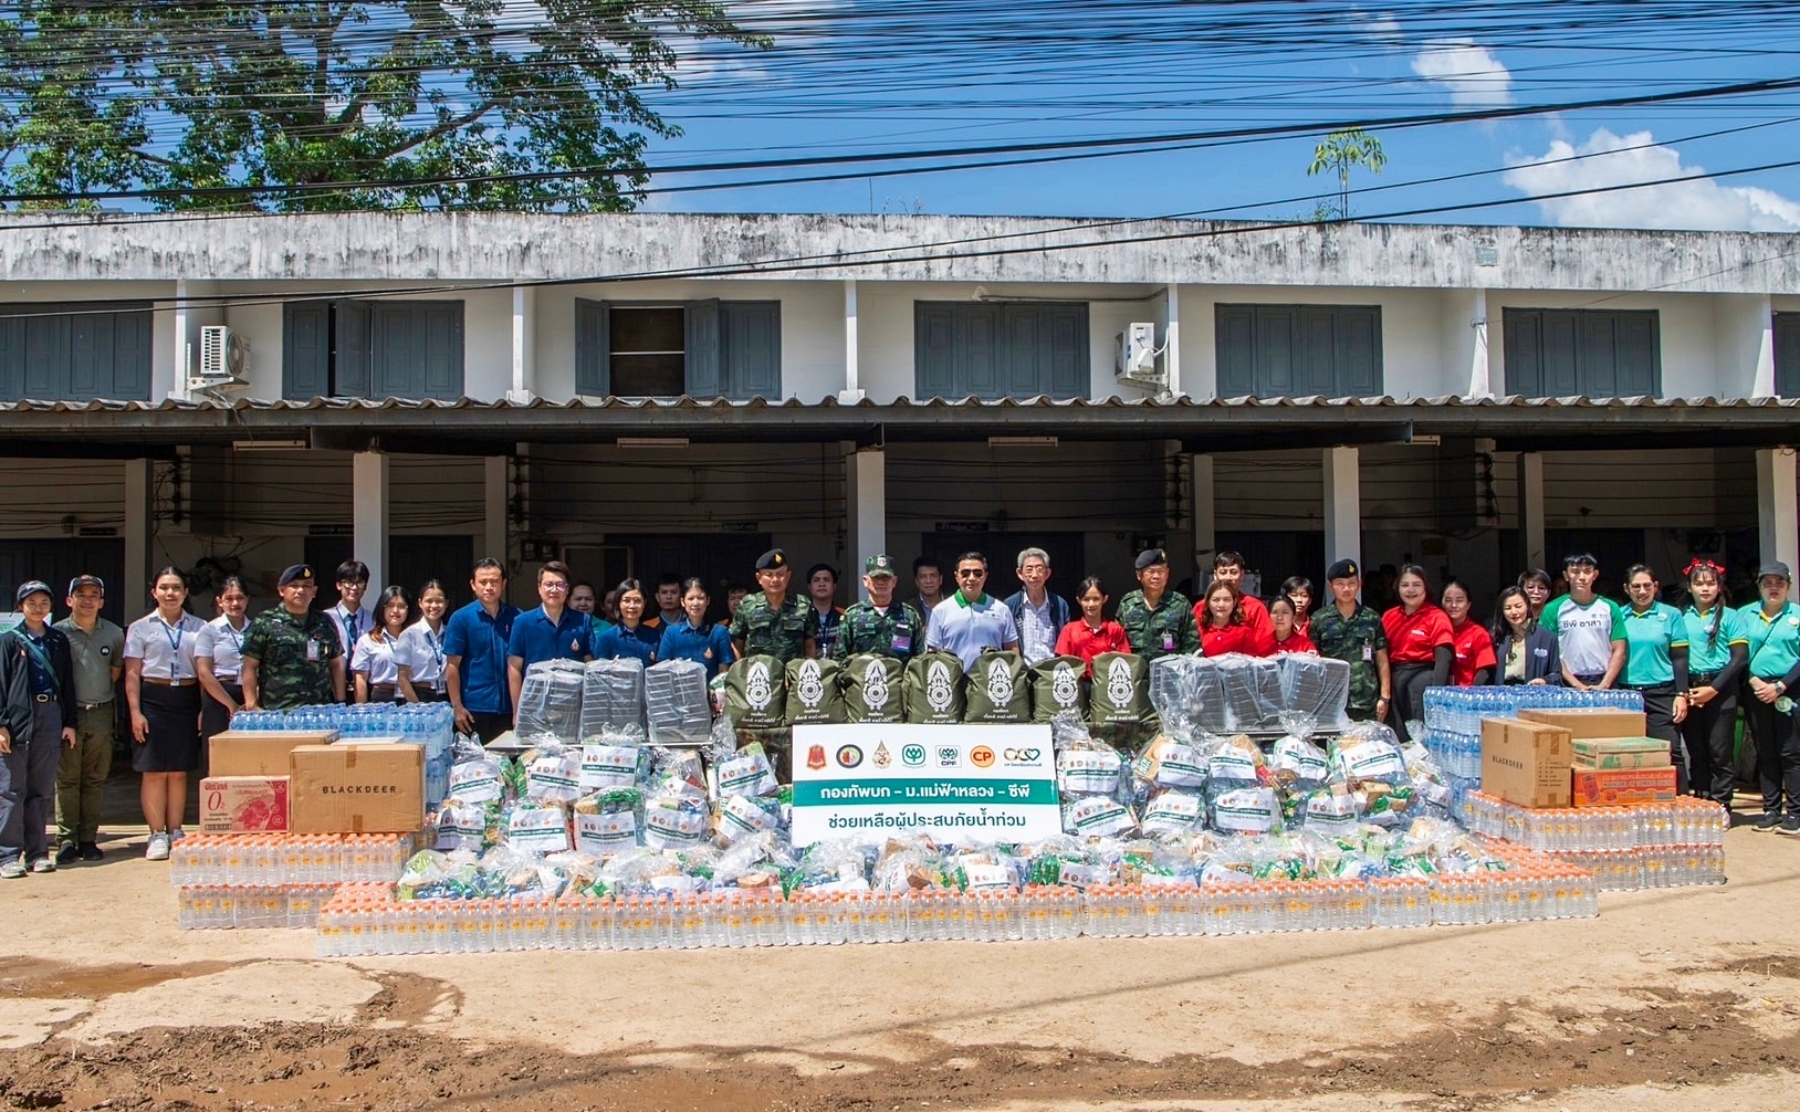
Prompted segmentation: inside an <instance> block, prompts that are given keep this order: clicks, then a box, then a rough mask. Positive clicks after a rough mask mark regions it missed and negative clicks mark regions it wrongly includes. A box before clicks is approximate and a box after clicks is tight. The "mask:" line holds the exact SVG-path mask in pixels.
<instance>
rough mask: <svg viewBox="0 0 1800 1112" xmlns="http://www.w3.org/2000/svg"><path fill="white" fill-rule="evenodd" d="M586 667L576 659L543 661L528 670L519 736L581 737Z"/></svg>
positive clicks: (522, 693)
mask: <svg viewBox="0 0 1800 1112" xmlns="http://www.w3.org/2000/svg"><path fill="white" fill-rule="evenodd" d="M583 667H584V666H583V665H582V664H581V662H579V661H574V660H540V661H538V662H537V663H536V664H533V665H531V666H530V667H528V668H526V669H525V679H524V682H523V683H522V684H521V685H520V687H519V714H518V731H519V736H520V737H526V736H528V735H537V734H553V735H555V736H556V737H559V738H562V739H563V740H564V741H566V742H573V741H575V740H576V739H577V738H579V737H580V736H581V688H582V674H583Z"/></svg>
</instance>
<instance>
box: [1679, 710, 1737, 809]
mask: <svg viewBox="0 0 1800 1112" xmlns="http://www.w3.org/2000/svg"><path fill="white" fill-rule="evenodd" d="M1737 709H1738V701H1737V692H1736V691H1721V692H1719V694H1718V695H1717V696H1715V697H1714V698H1713V701H1712V702H1710V703H1707V704H1706V705H1705V706H1703V707H1696V706H1691V705H1690V706H1689V707H1688V713H1687V721H1685V722H1683V723H1682V724H1681V738H1682V740H1683V741H1685V742H1686V743H1687V753H1688V766H1689V774H1688V780H1689V782H1691V783H1692V784H1693V786H1694V794H1695V795H1697V796H1699V797H1700V798H1701V799H1710V800H1712V801H1713V802H1714V803H1723V804H1724V805H1725V806H1727V807H1729V806H1731V796H1732V792H1733V790H1734V789H1735V788H1736V786H1737V768H1736V765H1735V763H1734V762H1733V760H1732V757H1733V756H1734V755H1735V754H1734V753H1733V750H1734V749H1735V748H1736V743H1737V736H1736V734H1737Z"/></svg>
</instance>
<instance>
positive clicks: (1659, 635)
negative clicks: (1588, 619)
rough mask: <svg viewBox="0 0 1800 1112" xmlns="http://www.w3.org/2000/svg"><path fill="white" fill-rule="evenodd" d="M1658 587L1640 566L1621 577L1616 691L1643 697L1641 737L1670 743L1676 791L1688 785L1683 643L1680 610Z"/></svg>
mask: <svg viewBox="0 0 1800 1112" xmlns="http://www.w3.org/2000/svg"><path fill="white" fill-rule="evenodd" d="M1660 588H1661V584H1659V583H1657V581H1656V573H1655V572H1653V571H1651V570H1650V569H1649V568H1648V567H1646V566H1645V565H1643V564H1633V565H1632V566H1631V567H1630V568H1628V569H1627V570H1626V572H1625V593H1626V594H1627V595H1630V596H1631V604H1630V605H1629V606H1627V607H1625V610H1624V615H1625V617H1624V623H1625V675H1624V679H1623V682H1621V683H1620V685H1619V686H1621V687H1628V688H1631V689H1632V690H1634V691H1640V692H1642V693H1643V695H1644V732H1645V733H1647V734H1649V735H1650V736H1651V737H1653V738H1656V739H1657V740H1659V741H1666V742H1668V743H1669V758H1670V760H1671V761H1672V762H1673V763H1674V765H1675V790H1676V791H1678V792H1682V793H1684V794H1685V793H1686V792H1687V786H1688V758H1687V747H1686V745H1685V744H1683V742H1682V740H1681V722H1682V720H1683V719H1684V718H1686V717H1687V711H1688V706H1687V697H1688V638H1687V623H1686V622H1685V621H1683V620H1682V618H1681V611H1679V610H1677V609H1675V608H1674V607H1673V606H1670V605H1669V604H1668V603H1666V602H1661V601H1659V600H1658V599H1657V597H1656V596H1657V592H1658V590H1659V589H1660Z"/></svg>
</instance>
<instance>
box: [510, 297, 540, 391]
mask: <svg viewBox="0 0 1800 1112" xmlns="http://www.w3.org/2000/svg"><path fill="white" fill-rule="evenodd" d="M536 389H537V290H536V289H535V288H533V287H531V286H514V287H513V291H512V387H511V389H509V390H507V392H506V400H507V401H509V402H512V403H514V404H516V405H524V404H526V403H528V402H530V401H531V399H532V397H533V392H534V391H535V390H536Z"/></svg>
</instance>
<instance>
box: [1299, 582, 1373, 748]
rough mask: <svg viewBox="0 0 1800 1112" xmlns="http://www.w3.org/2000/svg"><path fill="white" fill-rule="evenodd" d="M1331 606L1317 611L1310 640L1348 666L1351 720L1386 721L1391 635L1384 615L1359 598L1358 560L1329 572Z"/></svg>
mask: <svg viewBox="0 0 1800 1112" xmlns="http://www.w3.org/2000/svg"><path fill="white" fill-rule="evenodd" d="M1325 579H1326V582H1327V583H1328V584H1329V585H1330V588H1331V605H1330V606H1321V607H1319V609H1318V610H1316V611H1314V612H1313V619H1312V633H1311V636H1312V640H1313V644H1314V645H1315V646H1317V647H1318V650H1319V655H1320V656H1329V657H1333V658H1335V659H1337V660H1342V661H1344V662H1345V663H1347V664H1349V665H1350V700H1349V704H1348V707H1347V709H1348V710H1349V713H1350V717H1351V718H1354V719H1357V720H1358V721H1366V720H1369V719H1374V720H1375V721H1377V722H1379V721H1381V720H1382V719H1383V718H1386V717H1387V711H1388V698H1389V696H1390V695H1391V693H1392V686H1391V685H1392V676H1391V675H1390V674H1389V670H1388V642H1387V632H1386V631H1385V630H1384V629H1383V628H1382V625H1381V615H1380V614H1378V613H1376V612H1375V608H1374V607H1372V606H1364V605H1363V604H1362V603H1361V602H1360V601H1358V600H1357V597H1356V596H1357V593H1358V592H1360V591H1361V590H1362V569H1360V568H1358V567H1357V566H1356V561H1355V560H1339V561H1338V562H1337V563H1335V564H1333V565H1331V567H1330V568H1328V569H1326V571H1325Z"/></svg>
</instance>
